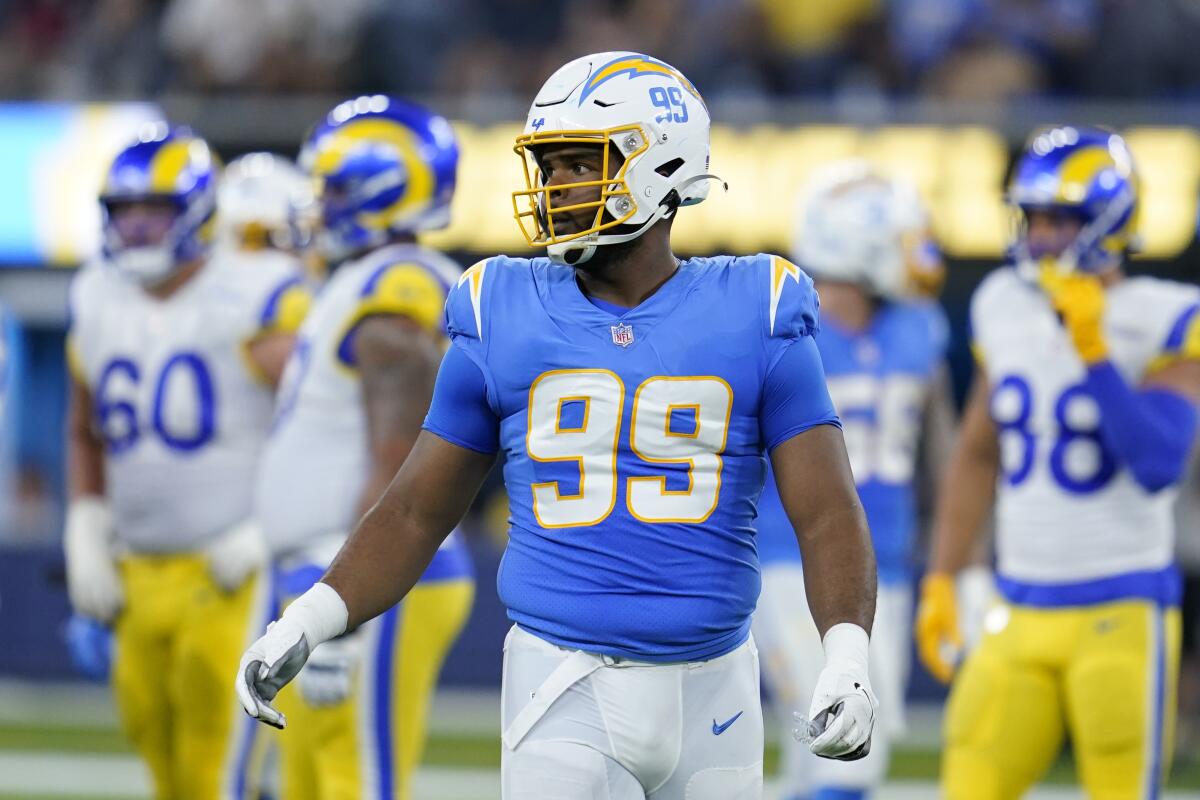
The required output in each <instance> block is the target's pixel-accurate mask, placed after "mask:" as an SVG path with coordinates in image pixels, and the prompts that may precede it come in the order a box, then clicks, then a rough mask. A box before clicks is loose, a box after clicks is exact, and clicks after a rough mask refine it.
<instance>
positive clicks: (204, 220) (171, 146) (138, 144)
mask: <svg viewBox="0 0 1200 800" xmlns="http://www.w3.org/2000/svg"><path fill="white" fill-rule="evenodd" d="M219 169H220V162H219V161H218V159H217V157H216V156H215V155H214V153H213V152H212V150H211V149H210V148H209V146H208V143H207V142H205V141H204V140H203V139H201V138H200V137H199V136H197V135H196V134H195V133H193V132H192V131H191V130H189V129H188V128H183V127H174V126H170V125H167V124H166V123H156V124H153V125H149V126H147V127H146V128H145V129H144V130H143V131H142V133H141V135H140V136H139V137H138V139H137V141H135V142H133V143H132V144H130V145H128V146H127V147H125V149H123V150H122V151H121V152H120V153H118V154H117V157H116V158H115V159H113V162H112V166H111V167H109V169H108V174H107V176H106V177H105V181H104V188H103V190H102V191H101V193H100V207H101V212H102V220H103V226H104V236H103V252H104V256H105V258H107V259H108V260H109V261H110V262H111V263H112V264H113V265H114V266H115V267H116V268H117V269H119V270H121V271H122V272H124V273H125V274H127V275H129V276H130V277H132V278H133V279H135V280H137V281H138V282H139V283H142V284H146V285H153V284H155V283H158V282H161V281H162V280H163V279H164V278H166V277H167V276H169V275H170V274H171V273H172V272H173V271H174V270H175V269H177V268H179V267H180V266H182V265H184V264H188V263H191V262H193V261H195V260H197V259H200V258H204V257H205V256H207V255H208V252H209V249H210V248H211V246H212V242H213V232H214V221H215V214H216V209H217V173H218V170H219ZM164 200H165V201H167V202H169V203H170V204H171V205H173V206H174V207H175V212H176V215H175V221H174V223H172V225H171V227H170V229H169V231H168V232H167V235H166V236H165V237H164V239H163V240H162V241H161V242H160V243H158V244H155V245H149V246H148V245H143V244H140V243H134V244H131V243H127V242H125V241H124V239H123V237H122V235H121V232H120V231H119V230H118V226H117V225H116V224H115V218H114V211H115V210H116V209H117V208H118V207H119V206H120V205H121V204H126V203H136V202H152V201H164Z"/></svg>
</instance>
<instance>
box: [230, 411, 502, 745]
mask: <svg viewBox="0 0 1200 800" xmlns="http://www.w3.org/2000/svg"><path fill="white" fill-rule="evenodd" d="M494 460H495V456H494V455H485V454H483V453H478V452H476V451H474V450H468V449H466V448H463V447H459V446H457V445H453V444H450V443H449V442H446V441H444V440H443V439H440V438H439V437H437V436H434V435H433V434H430V433H427V432H422V433H421V434H420V435H419V436H418V437H417V440H416V443H415V444H414V445H413V448H412V451H411V452H410V453H409V454H408V458H406V459H405V461H404V465H403V466H402V467H401V468H400V471H399V472H398V473H397V474H396V477H395V478H394V479H393V480H392V482H391V484H390V485H389V486H388V487H387V491H385V492H384V494H383V496H382V497H381V498H380V499H379V502H377V503H376V504H375V505H374V506H373V507H372V508H371V510H370V511H368V512H367V514H366V516H365V517H363V519H362V520H361V521H360V522H359V524H358V526H357V527H356V528H355V529H354V532H353V533H351V534H350V538H349V540H348V541H347V542H346V544H345V545H344V546H343V547H342V549H341V552H339V553H338V556H337V558H335V559H334V561H333V564H332V565H330V567H329V571H328V572H326V574H325V576H324V577H323V578H322V579H321V582H320V583H318V584H317V585H316V586H314V587H313V588H312V589H310V590H309V591H308V593H306V594H305V595H303V596H302V597H301V598H300V599H299V600H297V601H296V602H294V603H292V605H291V606H289V607H288V613H287V615H285V617H283V618H282V619H280V620H279V621H278V622H277V623H275V626H274V628H275V629H274V630H272V631H271V632H269V635H268V636H265V637H263V639H260V640H259V643H261V644H262V646H263V647H264V648H268V649H266V650H264V652H261V653H259V652H257V651H256V649H255V648H251V650H250V651H248V652H247V654H246V655H245V656H243V659H242V660H243V668H242V670H241V672H242V673H244V674H239V677H238V681H237V690H238V696H239V699H240V700H241V702H242V705H243V707H244V708H245V709H246V713H248V714H250V715H251V716H254V717H257V718H259V719H261V720H262V721H263V722H266V723H267V724H269V725H273V726H275V727H279V728H282V727H283V726H284V724H285V720H284V718H283V715H282V714H280V713H279V712H278V711H276V710H275V709H274V708H272V707H271V706H270V701H271V700H273V699H274V697H275V694H276V693H277V692H278V691H279V689H280V688H282V687H283V686H284V685H286V684H287V683H288V681H290V680H291V679H292V678H294V677H295V676H296V674H297V673H298V672H299V670H300V667H301V666H303V664H304V662H305V660H306V659H307V658H308V653H309V652H310V649H311V648H312V647H315V646H316V645H318V644H320V643H321V642H323V641H326V640H328V639H331V638H333V637H334V636H338V635H340V634H342V633H343V632H345V631H346V630H350V629H353V628H354V627H356V626H358V625H361V624H362V623H363V622H365V621H366V620H368V619H371V618H372V617H374V616H377V615H378V614H381V613H383V612H384V611H386V610H387V609H389V608H391V607H392V606H393V605H395V604H396V603H398V602H400V600H401V599H403V598H404V596H405V595H406V594H407V593H408V591H409V590H410V589H411V588H412V587H413V585H414V584H416V582H417V579H418V578H420V577H421V574H422V573H423V572H424V571H425V568H426V567H428V566H429V562H430V561H431V560H432V559H433V556H434V553H436V552H437V549H438V547H439V546H440V545H441V543H442V542H443V541H444V540H445V538H446V537H447V536H448V535H449V534H450V531H451V530H453V529H454V526H455V525H457V524H458V522H459V520H461V519H462V518H463V515H464V514H466V512H467V509H468V508H469V507H470V505H471V501H472V500H474V498H475V495H476V493H477V492H478V491H479V487H480V485H481V484H482V483H483V479H484V478H485V477H487V474H488V470H490V469H491V466H492V462H493V461H494ZM268 640H269V641H268ZM274 647H278V648H281V649H280V651H279V652H275V651H274V650H272V649H269V648H274ZM264 663H269V664H273V665H274V667H273V668H272V669H271V670H269V671H265V672H264V671H262V667H263V664H264ZM251 674H253V678H252V677H251ZM251 686H253V694H252V693H251V691H252V690H251Z"/></svg>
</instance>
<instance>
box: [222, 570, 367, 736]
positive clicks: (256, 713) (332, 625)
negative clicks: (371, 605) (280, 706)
mask: <svg viewBox="0 0 1200 800" xmlns="http://www.w3.org/2000/svg"><path fill="white" fill-rule="evenodd" d="M349 617H350V612H349V611H348V610H347V609H346V603H345V602H344V601H343V600H342V598H341V596H340V595H339V594H338V593H337V592H336V591H334V589H333V587H331V586H329V585H328V584H326V583H317V584H315V585H313V587H312V588H311V589H309V590H308V591H307V592H305V593H304V594H302V595H300V597H298V598H297V599H296V600H295V601H294V602H293V603H292V604H291V605H290V606H288V607H287V610H286V611H284V612H283V616H282V617H280V618H279V620H278V621H277V622H272V623H271V624H270V625H268V626H267V632H266V633H265V634H264V635H263V636H262V637H261V638H259V640H258V641H256V642H255V643H254V644H252V645H250V649H248V650H247V651H246V652H245V653H243V654H242V660H241V663H240V664H238V672H237V677H236V679H235V683H234V687H235V689H236V691H237V696H238V700H239V701H240V702H241V704H242V708H244V709H245V710H246V713H247V714H249V715H250V716H252V717H254V718H255V719H257V720H261V721H262V722H265V723H267V724H268V725H273V726H274V727H276V728H282V727H284V726H285V725H286V724H287V720H286V719H285V718H284V716H283V714H280V713H279V711H277V710H276V709H274V708H272V707H271V701H272V700H274V699H275V695H277V694H278V693H279V690H280V689H282V688H283V687H284V686H286V685H287V684H288V683H289V682H290V681H291V680H292V678H295V677H296V674H297V673H298V672H300V668H301V667H303V666H304V662H305V661H307V660H308V656H309V654H310V653H311V652H312V650H313V648H315V647H317V646H318V645H320V644H321V643H322V642H325V641H328V640H329V639H332V638H333V637H335V636H339V635H341V634H342V633H344V632H345V630H346V623H347V622H348V621H349Z"/></svg>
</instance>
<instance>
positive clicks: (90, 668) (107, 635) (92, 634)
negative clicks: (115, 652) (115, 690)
mask: <svg viewBox="0 0 1200 800" xmlns="http://www.w3.org/2000/svg"><path fill="white" fill-rule="evenodd" d="M63 638H64V640H65V641H66V644H67V653H68V654H69V655H70V656H71V664H72V665H74V667H75V669H76V671H78V672H79V674H80V675H83V676H84V677H85V678H87V679H88V680H91V681H96V682H97V683H107V682H108V676H109V674H110V673H111V671H112V647H113V641H112V638H113V637H112V630H111V629H110V628H109V627H108V626H107V625H105V624H103V623H100V622H97V621H96V620H94V619H91V618H89V617H85V616H83V615H82V614H72V615H71V618H70V619H69V620H67V627H66V630H65V631H64V632H63Z"/></svg>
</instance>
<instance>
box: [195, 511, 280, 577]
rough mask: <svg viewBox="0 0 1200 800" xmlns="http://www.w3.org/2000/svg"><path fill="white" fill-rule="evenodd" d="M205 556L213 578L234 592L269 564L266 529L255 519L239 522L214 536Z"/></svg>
mask: <svg viewBox="0 0 1200 800" xmlns="http://www.w3.org/2000/svg"><path fill="white" fill-rule="evenodd" d="M205 556H206V557H207V558H208V571H209V573H210V574H211V575H212V577H213V580H214V581H216V582H217V585H218V586H220V587H221V588H222V589H224V590H225V591H227V592H232V591H234V590H235V589H237V588H238V587H240V586H241V585H242V584H243V583H245V582H246V579H247V578H249V577H250V575H251V574H253V573H254V572H257V571H258V570H260V569H262V567H263V566H265V565H266V563H267V544H266V541H265V540H264V539H263V533H262V528H261V527H260V526H259V525H258V523H256V522H253V521H251V520H246V521H245V522H239V523H238V524H237V525H234V526H233V527H232V528H230V529H228V530H227V531H225V532H224V533H222V534H221V535H220V536H218V537H217V538H216V539H214V540H213V541H212V542H211V543H210V544H209V545H208V547H207V548H205Z"/></svg>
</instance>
